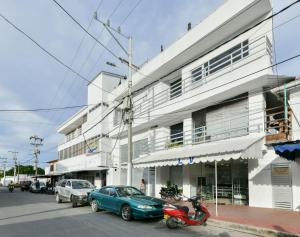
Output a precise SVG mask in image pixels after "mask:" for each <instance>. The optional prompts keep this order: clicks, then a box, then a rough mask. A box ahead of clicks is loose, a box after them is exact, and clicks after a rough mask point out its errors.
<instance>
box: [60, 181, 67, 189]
mask: <svg viewBox="0 0 300 237" xmlns="http://www.w3.org/2000/svg"><path fill="white" fill-rule="evenodd" d="M66 182H67V181H66V180H63V181H62V182H61V184H60V186H61V187H63V188H64V187H65V186H66Z"/></svg>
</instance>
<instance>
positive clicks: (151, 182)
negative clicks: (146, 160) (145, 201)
mask: <svg viewBox="0 0 300 237" xmlns="http://www.w3.org/2000/svg"><path fill="white" fill-rule="evenodd" d="M148 195H149V196H152V197H154V196H155V167H149V169H148Z"/></svg>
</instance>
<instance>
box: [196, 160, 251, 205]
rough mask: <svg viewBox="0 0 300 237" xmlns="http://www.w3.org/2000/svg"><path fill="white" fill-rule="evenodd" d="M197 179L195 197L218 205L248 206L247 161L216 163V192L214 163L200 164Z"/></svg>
mask: <svg viewBox="0 0 300 237" xmlns="http://www.w3.org/2000/svg"><path fill="white" fill-rule="evenodd" d="M199 166H200V172H198V177H197V181H196V182H197V184H196V185H197V195H201V196H202V197H203V198H204V199H205V200H206V201H207V202H215V199H216V196H217V197H218V203H220V204H238V205H246V204H248V198H249V197H248V161H247V160H242V159H240V160H230V161H220V162H218V163H217V168H218V170H217V184H218V185H217V187H218V188H217V192H216V186H215V163H201V164H199Z"/></svg>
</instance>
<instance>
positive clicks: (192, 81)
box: [134, 36, 272, 117]
mask: <svg viewBox="0 0 300 237" xmlns="http://www.w3.org/2000/svg"><path fill="white" fill-rule="evenodd" d="M264 54H267V55H269V56H270V58H271V57H272V44H271V43H270V41H269V39H268V38H267V36H263V37H260V38H258V39H255V40H253V41H250V42H249V43H248V44H246V45H243V43H241V48H238V49H237V50H235V51H233V52H231V54H230V55H226V56H224V57H223V58H220V59H218V60H217V61H215V62H214V63H212V64H209V63H208V62H209V60H208V61H206V62H207V65H205V64H206V63H204V64H202V65H201V66H197V67H196V68H193V69H192V70H191V71H194V70H196V69H197V68H199V67H201V68H202V69H201V70H199V71H198V72H197V76H196V77H192V75H190V76H188V77H187V78H185V79H184V80H180V81H178V82H177V83H176V84H172V88H168V89H166V90H163V91H161V92H159V93H157V94H155V95H154V96H152V95H151V97H149V98H147V99H146V100H138V101H136V102H134V112H135V116H137V117H138V116H140V115H142V114H145V113H147V112H149V111H151V110H152V109H154V108H156V107H159V106H160V105H162V104H164V103H166V102H168V101H170V100H172V99H175V98H177V97H180V96H181V95H184V94H186V93H188V92H189V91H191V90H194V89H196V88H198V87H200V86H202V85H203V84H206V83H208V82H211V81H213V80H215V79H216V78H219V77H220V76H221V75H220V74H219V73H220V72H222V71H223V73H224V74H226V73H228V68H229V69H230V71H232V70H235V68H234V65H235V64H236V63H238V62H242V61H243V60H245V59H248V60H247V61H245V64H247V62H248V61H249V60H255V59H256V58H258V57H260V56H261V55H264ZM204 65H205V66H204ZM224 65H226V66H224ZM223 66H224V67H223ZM239 66H242V65H239ZM216 68H221V69H220V70H216ZM225 69H227V70H225ZM191 71H190V72H189V73H191ZM200 71H201V74H200ZM200 75H201V79H200ZM222 75H223V74H222ZM197 77H198V78H197Z"/></svg>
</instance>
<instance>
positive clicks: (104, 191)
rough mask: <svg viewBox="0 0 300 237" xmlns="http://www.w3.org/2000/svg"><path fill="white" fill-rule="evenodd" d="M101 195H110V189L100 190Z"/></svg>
mask: <svg viewBox="0 0 300 237" xmlns="http://www.w3.org/2000/svg"><path fill="white" fill-rule="evenodd" d="M99 193H102V194H104V195H109V191H108V188H101V189H100V190H99Z"/></svg>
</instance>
